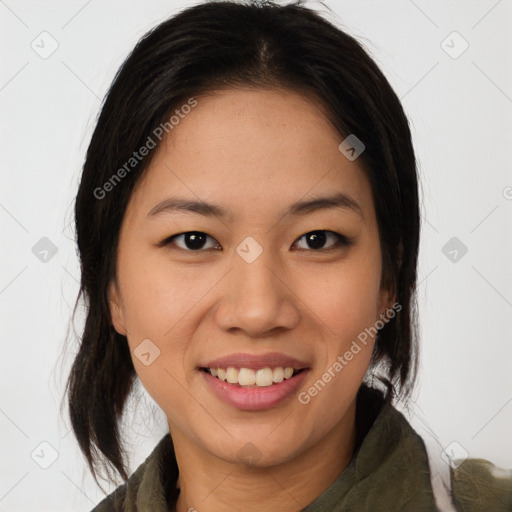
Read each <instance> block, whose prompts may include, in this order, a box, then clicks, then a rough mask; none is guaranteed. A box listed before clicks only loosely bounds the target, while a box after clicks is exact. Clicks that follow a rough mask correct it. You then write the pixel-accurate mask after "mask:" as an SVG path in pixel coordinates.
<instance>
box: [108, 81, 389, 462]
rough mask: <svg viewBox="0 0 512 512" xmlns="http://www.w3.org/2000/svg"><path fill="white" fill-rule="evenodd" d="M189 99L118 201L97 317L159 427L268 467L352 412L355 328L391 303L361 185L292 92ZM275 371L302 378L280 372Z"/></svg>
mask: <svg viewBox="0 0 512 512" xmlns="http://www.w3.org/2000/svg"><path fill="white" fill-rule="evenodd" d="M197 101H198V103H197V106H196V107H195V108H193V109H192V110H191V112H190V113H189V114H187V115H186V116H183V118H180V121H179V123H178V124H176V125H175V126H174V128H173V129H172V131H171V132H170V136H169V137H168V138H167V140H165V143H162V144H161V145H160V146H159V147H158V149H157V150H156V151H157V153H156V154H155V158H154V159H153V161H152V163H151V165H150V167H149V168H148V169H147V173H146V175H145V176H144V178H143V179H142V180H141V182H140V183H139V184H138V186H137V188H136V189H135V191H134V193H133V195H132V197H131V200H130V203H129V205H128V207H127V211H126V213H125V217H124V221H123V224H122V228H121V234H120V241H119V247H118V259H117V282H116V283H115V284H113V285H112V286H111V288H110V299H111V300H110V306H111V312H112V319H113V323H114V326H115V328H116V330H117V331H118V332H119V333H121V334H123V335H126V336H127V339H128V343H129V346H130V350H131V354H132V358H133V363H134V366H135V370H136V372H137V374H138V376H139V378H140V380H141V382H142V383H143V385H144V387H145V388H146V389H147V391H148V392H149V394H150V395H151V396H152V397H153V399H154V400H155V401H156V402H157V403H158V404H159V405H160V407H161V408H162V409H163V411H164V412H165V414H166V416H167V418H168V422H169V427H170V429H171V434H173V436H178V435H181V436H185V437H186V438H187V439H188V441H190V442H192V443H194V445H195V446H196V447H198V448H200V449H201V450H204V451H205V452H207V453H208V454H209V455H213V456H215V457H219V458H222V459H224V460H227V461H231V462H239V461H241V460H242V461H244V462H245V463H247V464H254V465H259V466H268V465H273V464H277V463H281V462H284V461H287V460H291V459H292V458H294V457H295V456H297V455H299V454H301V453H302V452H304V451H305V450H307V449H308V448H311V447H313V446H314V445H315V444H317V443H318V442H319V441H321V440H322V439H323V438H325V437H326V436H327V435H328V434H329V433H330V432H332V431H333V429H335V427H336V426H337V425H340V424H341V423H342V422H343V419H344V418H346V417H347V412H348V411H353V410H354V409H353V406H354V403H355V397H356V393H357V390H358V388H359V386H360V384H361V382H362V380H363V377H364V375H365V373H366V370H367V368H368V365H369V362H370V358H371V354H372V349H373V345H374V342H375V339H374V337H373V336H372V335H371V334H370V335H368V332H369V331H365V329H369V328H372V327H373V326H374V325H375V323H376V322H377V320H379V318H381V314H382V313H384V312H385V311H386V308H388V307H391V305H392V304H393V298H392V297H391V296H389V295H388V294H387V293H386V291H385V290H381V289H380V287H379V285H380V279H381V270H382V269H381V249H380V244H379V236H378V228H377V220H376V214H375V210H374V204H373V199H372V194H371V188H370V183H369V181H368V179H367V178H366V176H365V174H364V172H363V170H362V167H361V166H360V165H359V161H358V160H357V159H356V160H354V161H350V160H349V159H347V158H346V157H345V156H344V154H343V153H341V152H340V150H339V149H338V146H339V144H340V143H341V142H342V140H343V137H340V135H339V134H338V133H337V132H336V131H335V130H334V128H333V127H332V126H331V124H330V123H329V122H328V121H327V120H326V118H325V117H324V116H323V115H322V113H321V111H320V110H319V108H318V106H317V105H316V104H315V103H314V102H312V101H310V100H308V99H307V98H305V97H304V96H302V95H299V94H297V93H293V92H290V91H285V90H272V91H270V90H259V89H247V90H231V89H230V90H223V91H221V92H217V93H215V94H211V95H208V96H207V97H198V98H197ZM111 193H115V191H114V192H111ZM342 195H343V196H345V198H344V201H339V202H338V203H337V204H336V205H333V204H331V206H329V205H326V204H325V203H324V204H320V203H319V204H317V207H315V205H314V204H313V205H310V206H309V207H307V206H303V207H298V206H294V205H297V204H299V205H300V204H301V203H304V202H306V203H307V202H309V201H311V200H312V199H319V198H327V197H334V196H339V198H343V197H342ZM178 200H180V201H184V202H201V203H211V204H213V205H216V206H215V207H216V208H218V210H214V209H213V208H211V207H207V206H206V205H204V206H202V207H201V208H198V207H195V208H194V207H191V208H190V209H187V208H185V207H183V208H177V207H173V206H172V204H173V203H172V201H178ZM190 232H193V233H190ZM311 232H316V233H311ZM183 233H189V234H188V235H183ZM335 233H338V234H340V235H343V236H344V237H346V238H347V239H349V240H350V241H351V243H350V244H349V245H346V244H344V243H343V241H342V240H343V239H338V238H337V236H336V235H335ZM173 235H177V236H176V237H175V238H174V239H172V240H169V238H170V237H171V236H173ZM178 235H179V236H178ZM165 240H167V243H164V241H165ZM365 332H366V336H365V335H364V334H363V333H365ZM370 332H373V331H370ZM363 338H365V342H364V343H362V342H361V340H362V339H363ZM354 342H355V344H354ZM292 358H293V361H292ZM220 359H222V361H218V360H220ZM287 359H288V360H287ZM205 367H213V374H215V373H216V372H217V377H215V376H213V375H212V374H211V373H207V371H205V370H204V368H205ZM228 367H233V368H234V370H233V369H231V370H228V369H227V368H228ZM286 367H291V368H295V369H296V370H301V369H302V372H299V373H298V375H297V376H293V377H290V378H285V377H286V376H289V373H287V372H290V370H288V371H287V370H285V368H286ZM218 368H221V369H223V370H226V372H227V379H228V380H230V381H231V383H230V382H227V381H222V380H220V378H219V377H222V376H223V372H222V370H217V369H218ZM241 368H243V370H241V371H240V372H239V371H238V370H240V369H241ZM281 368H283V369H281ZM258 370H261V371H258ZM283 370H284V371H283ZM283 373H284V375H283ZM237 378H238V379H239V380H241V381H242V383H246V385H244V386H240V385H239V383H238V381H237ZM245 379H247V380H245ZM254 379H257V384H263V385H262V386H258V385H257V384H256V385H254V384H252V385H251V384H248V383H253V382H254ZM279 381H282V382H279ZM270 383H272V384H270ZM315 383H316V384H315ZM269 384H270V385H269Z"/></svg>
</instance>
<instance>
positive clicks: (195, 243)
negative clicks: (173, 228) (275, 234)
mask: <svg viewBox="0 0 512 512" xmlns="http://www.w3.org/2000/svg"><path fill="white" fill-rule="evenodd" d="M329 235H330V237H331V240H333V241H334V243H333V244H331V245H330V246H328V247H324V245H325V242H326V240H327V239H328V238H329ZM208 238H210V239H211V240H215V238H213V237H211V236H210V235H207V234H206V233H203V232H202V231H187V232H185V233H178V234H176V235H173V236H170V237H168V238H166V239H165V240H163V241H162V242H160V243H159V244H158V245H159V246H160V247H163V246H166V245H169V244H174V245H176V246H177V247H178V248H179V249H182V250H184V251H188V252H200V251H201V249H216V250H221V249H222V248H221V247H220V244H219V243H218V242H217V245H213V246H210V247H208V246H207V245H205V242H206V240H207V239H208ZM180 239H181V244H182V245H181V246H180V245H179V244H178V243H177V242H176V241H177V240H180ZM303 239H304V240H305V241H306V244H307V245H308V246H309V248H310V249H313V250H314V251H316V252H320V251H330V250H333V249H337V248H340V247H346V246H349V245H351V244H352V241H351V240H350V239H349V238H347V237H346V236H344V235H342V234H340V233H336V232H334V231H328V230H325V229H320V230H316V231H310V232H309V233H306V234H305V235H302V236H301V237H300V238H298V239H297V241H296V242H295V243H294V245H296V244H297V243H298V242H300V241H301V240H303ZM215 241H216V240H215ZM299 249H300V250H304V249H305V250H307V249H308V247H306V248H304V247H299Z"/></svg>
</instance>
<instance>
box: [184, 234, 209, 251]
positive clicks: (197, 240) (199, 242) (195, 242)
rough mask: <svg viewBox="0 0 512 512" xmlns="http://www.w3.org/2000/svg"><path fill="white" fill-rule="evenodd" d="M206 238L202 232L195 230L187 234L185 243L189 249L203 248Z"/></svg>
mask: <svg viewBox="0 0 512 512" xmlns="http://www.w3.org/2000/svg"><path fill="white" fill-rule="evenodd" d="M205 240H206V237H205V236H204V234H202V233H198V232H193V233H190V234H187V235H185V243H186V245H187V247H188V248H189V249H201V247H203V245H204V243H205Z"/></svg>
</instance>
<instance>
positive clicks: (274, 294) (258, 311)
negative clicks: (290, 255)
mask: <svg viewBox="0 0 512 512" xmlns="http://www.w3.org/2000/svg"><path fill="white" fill-rule="evenodd" d="M291 281H292V279H291V277H290V275H289V274H288V273H286V271H285V270H284V267H283V266H282V265H280V264H279V263H278V262H277V259H276V258H275V257H274V256H273V255H272V252H271V251H270V250H263V252H262V253H261V254H260V255H259V256H258V257H257V258H256V259H255V260H254V261H252V262H250V263H249V262H248V261H246V260H245V259H244V258H243V257H241V256H239V254H238V253H237V254H235V255H234V258H233V268H232V270H231V271H230V272H229V273H228V274H227V276H226V278H225V283H224V287H223V297H222V299H221V302H220V304H219V306H218V308H217V311H216V321H217V325H218V326H219V328H221V329H223V330H225V331H230V332H234V331H237V330H239V331H241V332H243V333H244V334H246V335H247V336H248V337H254V338H255V337H258V338H261V337H266V336H273V335H275V334H276V332H278V331H281V330H288V329H293V328H294V327H295V326H296V325H297V324H298V323H299V321H300V309H299V305H300V299H299V298H298V297H297V296H296V295H295V294H294V292H293V283H292V282H291Z"/></svg>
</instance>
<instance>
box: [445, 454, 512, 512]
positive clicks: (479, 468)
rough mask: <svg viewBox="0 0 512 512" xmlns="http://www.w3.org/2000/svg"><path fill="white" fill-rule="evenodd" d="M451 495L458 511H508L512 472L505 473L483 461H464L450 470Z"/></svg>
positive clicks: (510, 503)
mask: <svg viewBox="0 0 512 512" xmlns="http://www.w3.org/2000/svg"><path fill="white" fill-rule="evenodd" d="M450 478H451V484H452V494H453V500H454V504H455V506H456V508H457V510H458V511H459V510H460V511H461V512H486V511H489V512H490V511H492V512H510V511H511V510H512V470H504V469H501V468H499V467H497V466H495V465H494V464H493V463H492V462H489V461H488V460H485V459H466V460H464V461H463V462H461V463H460V464H459V465H458V466H457V467H455V468H450Z"/></svg>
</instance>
